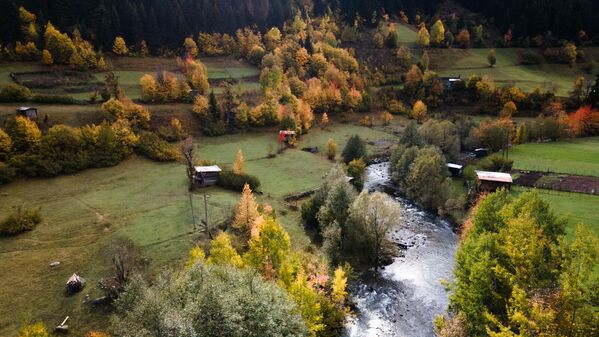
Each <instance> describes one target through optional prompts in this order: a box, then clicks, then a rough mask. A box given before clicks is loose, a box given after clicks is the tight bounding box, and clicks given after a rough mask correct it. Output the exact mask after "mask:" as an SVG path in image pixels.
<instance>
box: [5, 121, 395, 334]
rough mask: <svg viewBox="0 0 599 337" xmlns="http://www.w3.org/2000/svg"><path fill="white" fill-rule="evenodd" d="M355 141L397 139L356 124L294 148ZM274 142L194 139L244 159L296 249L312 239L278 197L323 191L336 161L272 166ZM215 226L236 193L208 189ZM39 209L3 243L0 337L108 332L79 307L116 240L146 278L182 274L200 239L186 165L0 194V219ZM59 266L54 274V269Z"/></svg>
mask: <svg viewBox="0 0 599 337" xmlns="http://www.w3.org/2000/svg"><path fill="white" fill-rule="evenodd" d="M353 133H359V134H360V135H361V136H362V137H363V138H365V139H367V140H369V141H375V140H378V139H384V138H391V136H390V135H389V134H387V133H385V132H382V131H378V130H375V129H370V128H364V127H359V126H353V125H338V126H333V127H332V128H331V130H330V131H323V130H319V129H318V130H317V129H315V130H312V131H311V132H310V133H309V134H308V135H306V136H304V138H303V140H302V141H301V142H300V144H299V146H298V147H300V148H301V147H303V146H308V145H310V146H314V145H317V146H319V147H320V148H321V149H324V147H325V144H326V140H327V139H328V138H329V137H330V138H333V139H335V141H336V142H337V144H338V145H339V152H341V150H342V149H343V146H344V145H345V142H346V141H347V139H348V138H349V136H350V135H351V134H353ZM275 142H276V134H275V133H274V132H272V133H264V132H262V133H247V134H239V135H231V136H223V137H218V138H199V139H197V146H198V154H199V157H200V158H201V159H209V160H214V161H217V162H220V163H224V164H225V165H227V164H230V163H232V161H233V160H234V158H235V152H236V151H237V149H239V148H241V149H242V150H243V151H244V154H245V158H246V162H247V166H248V171H249V172H250V173H251V174H255V175H257V176H258V177H259V178H260V180H261V181H262V191H263V192H264V193H263V195H261V196H258V199H259V201H260V202H266V203H269V204H270V205H272V206H273V207H274V208H275V209H276V210H277V214H278V217H279V218H280V219H281V220H282V222H283V224H284V225H285V227H286V229H287V230H288V231H289V233H290V235H291V237H292V242H293V245H294V246H295V248H302V247H305V246H306V245H307V244H308V243H309V240H308V238H307V237H306V235H305V233H304V231H303V229H302V227H301V225H300V221H299V212H297V211H294V210H292V209H290V208H288V207H287V206H286V205H285V204H284V202H283V200H282V197H283V196H284V195H286V194H289V193H297V192H301V191H305V190H309V189H313V188H317V187H318V186H319V185H320V182H321V177H322V176H323V174H324V173H325V172H326V171H327V170H328V169H329V168H330V167H331V165H332V163H331V162H330V161H328V160H327V159H326V158H325V155H324V154H323V153H320V154H316V155H314V154H310V153H307V152H303V151H300V150H297V149H295V150H288V151H285V152H284V153H283V154H281V155H278V156H277V157H276V158H273V159H267V158H265V157H266V155H267V148H268V145H269V144H272V145H273V146H275V149H276V143H275ZM207 194H208V208H209V214H210V222H211V223H213V224H214V223H219V222H221V221H222V220H223V219H224V218H225V217H228V216H229V215H230V213H231V211H232V209H233V207H234V205H235V204H236V203H237V201H238V198H239V195H238V193H234V192H230V191H225V190H222V189H220V188H210V189H208V190H207ZM192 200H193V203H194V208H195V211H196V212H197V213H198V214H201V215H203V214H204V208H203V199H202V194H201V193H197V194H194V195H193V196H192ZM21 204H23V205H26V206H27V207H42V214H43V217H44V220H43V222H42V224H40V225H39V226H38V227H37V228H36V229H35V230H33V231H31V232H28V233H24V234H22V235H19V236H16V237H11V238H0V269H1V270H4V271H6V272H5V273H3V274H2V279H1V281H2V282H0V303H2V306H0V335H2V336H11V335H14V334H15V333H16V331H17V329H18V327H19V326H20V325H21V324H22V323H23V322H24V321H26V320H38V319H41V320H43V321H45V322H46V323H47V324H48V325H49V326H53V325H56V324H58V323H60V321H61V320H62V319H63V318H64V317H65V316H67V315H69V316H70V317H71V319H70V320H69V325H70V326H71V330H72V335H73V336H82V335H83V334H84V333H85V332H87V331H88V330H89V329H92V328H104V327H106V326H107V321H106V320H107V316H106V314H105V313H104V312H102V311H101V310H100V311H99V310H98V309H93V308H91V307H90V306H89V305H86V304H82V300H83V299H84V296H85V294H88V293H89V294H90V295H91V297H92V298H93V297H95V296H98V295H99V292H98V290H97V289H96V288H97V287H96V284H97V282H98V280H99V278H100V277H102V276H106V275H107V274H108V272H109V268H110V258H111V254H110V251H111V250H112V249H113V248H114V247H115V246H116V245H118V244H119V243H118V242H120V241H119V240H130V241H131V242H133V243H134V244H135V246H136V247H137V248H138V249H139V250H140V252H141V254H142V256H143V257H144V258H145V259H146V260H147V263H148V268H147V272H148V273H149V274H153V273H155V272H157V271H158V270H159V269H161V268H165V267H166V268H168V267H173V268H178V267H179V266H180V265H181V263H182V261H183V260H184V259H185V258H186V254H187V251H188V250H189V248H190V247H191V246H192V244H193V242H194V240H195V239H196V238H198V236H201V234H199V233H198V232H197V231H194V230H193V226H192V220H191V210H190V206H189V194H188V193H187V185H186V176H185V173H184V168H183V167H182V165H181V164H177V163H170V164H159V163H155V162H152V161H149V160H146V159H143V158H139V157H132V158H131V159H129V160H127V161H125V162H123V163H121V164H119V165H118V166H115V167H111V168H103V169H94V170H87V171H84V172H81V173H78V174H74V175H70V176H62V177H57V178H53V179H30V180H20V181H16V182H14V183H12V184H10V185H8V186H4V187H0V213H1V214H6V213H7V212H8V211H9V209H10V208H11V207H12V206H15V205H21ZM56 260H58V261H61V265H60V266H59V267H58V268H55V269H51V268H50V267H49V266H48V264H49V263H50V262H52V261H56ZM73 272H78V273H80V274H81V275H82V276H83V277H85V278H86V279H87V280H88V286H87V288H86V289H85V290H84V291H83V292H82V293H80V294H78V295H75V296H72V297H66V296H64V287H65V282H66V280H67V278H68V277H69V276H70V275H71V274H72V273H73Z"/></svg>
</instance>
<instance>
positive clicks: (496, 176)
mask: <svg viewBox="0 0 599 337" xmlns="http://www.w3.org/2000/svg"><path fill="white" fill-rule="evenodd" d="M476 180H477V188H478V192H479V193H481V192H495V191H497V190H498V189H500V188H505V189H508V190H509V189H510V188H511V187H512V183H513V182H514V181H513V179H512V175H511V174H509V173H504V172H488V171H476Z"/></svg>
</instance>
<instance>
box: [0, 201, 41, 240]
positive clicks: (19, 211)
mask: <svg viewBox="0 0 599 337" xmlns="http://www.w3.org/2000/svg"><path fill="white" fill-rule="evenodd" d="M40 222H42V215H41V209H40V208H37V209H23V208H22V207H21V206H18V207H16V208H15V210H14V212H12V213H11V214H10V215H9V216H8V217H7V218H6V219H4V220H2V222H0V235H1V236H9V235H16V234H19V233H22V232H25V231H30V230H32V229H33V228H34V227H35V226H36V225H38V224H39V223H40Z"/></svg>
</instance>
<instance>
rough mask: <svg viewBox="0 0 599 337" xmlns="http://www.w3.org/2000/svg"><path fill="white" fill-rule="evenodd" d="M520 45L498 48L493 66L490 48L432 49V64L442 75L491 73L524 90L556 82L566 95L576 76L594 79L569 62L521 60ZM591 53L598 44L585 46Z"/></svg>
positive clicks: (498, 80) (592, 54) (497, 81)
mask: <svg viewBox="0 0 599 337" xmlns="http://www.w3.org/2000/svg"><path fill="white" fill-rule="evenodd" d="M521 51H523V49H519V48H509V49H506V48H498V49H496V53H497V64H496V65H495V67H493V68H490V67H489V64H488V62H487V54H488V53H489V49H487V48H472V49H456V48H452V49H430V50H429V55H430V58H431V68H432V70H434V71H435V72H437V73H438V74H439V75H440V76H458V75H461V76H462V78H464V79H467V78H468V77H469V76H470V75H472V74H478V75H488V76H490V77H491V78H493V80H494V81H495V84H496V85H498V86H502V85H507V84H513V85H516V86H518V87H519V88H520V89H522V90H524V91H532V90H534V89H536V88H537V87H538V88H541V89H542V90H543V89H545V90H546V89H549V88H551V87H552V86H553V85H557V87H558V90H557V95H558V96H567V95H568V92H569V91H570V90H571V89H572V87H573V84H574V80H575V79H576V78H577V77H579V76H585V77H586V79H587V80H594V77H593V76H592V75H587V74H585V73H583V72H582V70H580V69H579V68H570V67H569V66H568V65H566V64H547V63H543V64H540V65H522V64H520V62H519V60H518V53H519V52H521ZM585 52H586V53H587V55H588V56H590V57H595V56H596V55H595V54H597V49H596V48H585Z"/></svg>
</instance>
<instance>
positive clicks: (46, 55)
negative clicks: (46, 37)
mask: <svg viewBox="0 0 599 337" xmlns="http://www.w3.org/2000/svg"><path fill="white" fill-rule="evenodd" d="M42 63H43V64H45V65H47V66H49V65H51V64H53V63H54V59H53V58H52V54H50V52H49V51H48V49H44V50H43V51H42Z"/></svg>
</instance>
